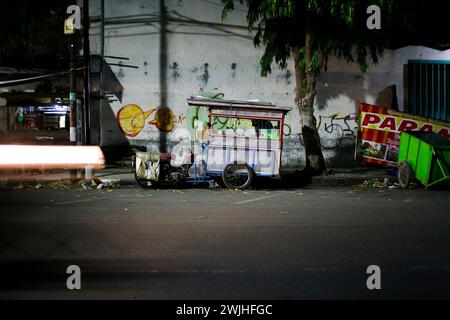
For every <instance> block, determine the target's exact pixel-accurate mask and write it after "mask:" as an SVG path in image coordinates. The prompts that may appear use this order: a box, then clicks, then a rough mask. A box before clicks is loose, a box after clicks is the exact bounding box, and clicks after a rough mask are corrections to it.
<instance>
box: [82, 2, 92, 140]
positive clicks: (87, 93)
mask: <svg viewBox="0 0 450 320" xmlns="http://www.w3.org/2000/svg"><path fill="white" fill-rule="evenodd" d="M89 26H90V20H89V0H83V57H84V117H83V122H84V132H83V134H84V139H83V144H89V142H90V141H89V140H90V139H89V138H90V136H89V134H90V133H89V128H90V100H91V50H90V46H89Z"/></svg>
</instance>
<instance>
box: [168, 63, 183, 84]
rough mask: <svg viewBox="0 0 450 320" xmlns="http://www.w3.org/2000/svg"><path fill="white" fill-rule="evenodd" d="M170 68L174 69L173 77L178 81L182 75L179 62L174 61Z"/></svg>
mask: <svg viewBox="0 0 450 320" xmlns="http://www.w3.org/2000/svg"><path fill="white" fill-rule="evenodd" d="M169 69H170V70H171V71H172V73H171V75H170V76H171V77H172V78H173V79H174V80H175V81H177V79H178V78H180V77H181V73H180V66H179V65H178V63H177V62H173V63H172V64H171V65H170V66H169Z"/></svg>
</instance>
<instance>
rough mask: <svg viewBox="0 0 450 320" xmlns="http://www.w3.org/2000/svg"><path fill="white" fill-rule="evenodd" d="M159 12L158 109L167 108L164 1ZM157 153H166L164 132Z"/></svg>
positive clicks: (161, 2) (163, 118)
mask: <svg viewBox="0 0 450 320" xmlns="http://www.w3.org/2000/svg"><path fill="white" fill-rule="evenodd" d="M159 10H160V28H159V29H160V32H159V92H160V93H159V94H160V98H159V109H165V108H167V105H168V103H167V92H168V88H167V69H168V62H167V61H168V60H167V54H168V51H167V23H168V17H167V8H166V4H165V0H159ZM160 121H162V124H161V125H162V126H165V125H166V124H167V119H166V117H162V119H161V120H160ZM159 151H160V152H166V151H167V135H166V133H165V132H162V131H160V132H159Z"/></svg>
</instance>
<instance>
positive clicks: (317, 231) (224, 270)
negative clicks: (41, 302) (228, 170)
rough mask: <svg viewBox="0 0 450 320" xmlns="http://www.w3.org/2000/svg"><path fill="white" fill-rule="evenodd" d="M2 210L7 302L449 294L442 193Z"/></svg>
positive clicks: (137, 192)
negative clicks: (370, 283)
mask: <svg viewBox="0 0 450 320" xmlns="http://www.w3.org/2000/svg"><path fill="white" fill-rule="evenodd" d="M0 208H1V209H0V272H1V283H0V298H1V299H13V298H28V299H29V298H31V299H50V298H60V299H335V298H338V299H341V298H344V299H346V298H365V299H372V298H373V299H378V298H387V299H397V298H447V299H448V298H450V210H449V208H450V197H449V192H448V191H444V190H442V191H424V190H421V189H416V190H408V191H402V190H389V189H358V188H354V187H337V188H336V187H334V188H333V187H315V188H303V189H286V190H283V189H274V190H264V189H260V190H249V191H246V192H243V191H230V190H222V189H201V188H197V189H183V190H142V189H139V188H137V187H132V186H130V187H123V188H120V189H114V190H112V191H106V190H88V191H86V190H78V189H73V190H43V189H40V190H0ZM69 265H77V266H79V267H80V270H81V290H68V289H67V287H66V280H67V278H68V277H69V275H68V274H66V269H67V267H68V266H69ZM371 265H377V266H379V267H380V270H381V278H380V281H381V290H368V288H367V285H366V281H367V278H368V277H369V276H370V275H369V274H367V272H366V271H367V267H368V266H371Z"/></svg>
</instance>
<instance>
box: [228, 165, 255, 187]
mask: <svg viewBox="0 0 450 320" xmlns="http://www.w3.org/2000/svg"><path fill="white" fill-rule="evenodd" d="M222 180H223V183H224V184H225V186H226V187H227V188H230V189H240V190H243V189H247V188H248V187H249V186H250V185H251V184H252V181H253V170H252V168H250V166H249V165H248V164H238V163H230V164H228V165H227V166H226V167H225V169H224V170H223V174H222Z"/></svg>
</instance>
